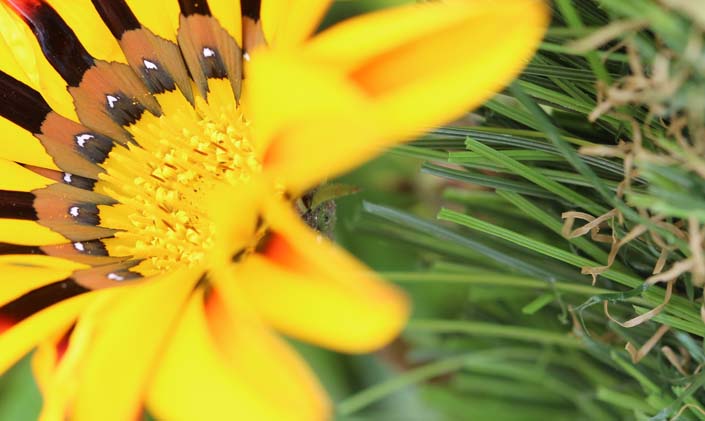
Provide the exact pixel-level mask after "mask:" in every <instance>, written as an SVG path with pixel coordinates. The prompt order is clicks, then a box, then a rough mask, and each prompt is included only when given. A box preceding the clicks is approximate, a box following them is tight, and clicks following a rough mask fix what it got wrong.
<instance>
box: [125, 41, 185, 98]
mask: <svg viewBox="0 0 705 421" xmlns="http://www.w3.org/2000/svg"><path fill="white" fill-rule="evenodd" d="M119 42H120V47H121V48H122V50H123V52H124V53H125V57H127V61H128V63H130V66H132V68H133V70H135V72H136V73H137V74H138V75H140V77H141V78H142V81H143V82H144V84H145V85H146V86H147V88H149V90H150V92H152V93H156V94H158V93H162V92H165V91H172V90H174V87H175V86H178V87H179V90H180V91H181V92H182V93H183V94H184V97H186V99H188V100H189V102H191V103H193V91H192V89H191V79H190V78H189V74H188V71H187V70H186V63H184V59H183V57H182V56H181V51H180V50H179V47H178V46H177V45H176V44H174V43H173V42H171V41H167V40H165V39H163V38H160V37H158V36H156V35H154V34H153V33H152V32H151V31H150V30H148V29H144V28H143V29H135V30H132V31H128V32H125V34H124V35H123V37H122V38H121V39H120V41H119Z"/></svg>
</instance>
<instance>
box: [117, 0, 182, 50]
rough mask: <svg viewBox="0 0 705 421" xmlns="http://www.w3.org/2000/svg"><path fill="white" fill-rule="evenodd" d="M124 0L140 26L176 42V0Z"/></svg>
mask: <svg viewBox="0 0 705 421" xmlns="http://www.w3.org/2000/svg"><path fill="white" fill-rule="evenodd" d="M126 1H127V4H128V5H129V6H130V10H132V13H134V14H135V16H136V17H137V20H138V21H139V22H140V23H141V24H142V26H144V27H145V28H147V29H149V30H151V31H152V32H154V33H155V34H156V35H159V36H160V37H162V38H164V39H168V40H169V41H172V42H176V31H177V29H179V3H178V2H177V0H149V1H145V0H126Z"/></svg>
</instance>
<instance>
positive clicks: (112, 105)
mask: <svg viewBox="0 0 705 421" xmlns="http://www.w3.org/2000/svg"><path fill="white" fill-rule="evenodd" d="M105 98H106V99H107V100H108V107H110V108H115V103H116V102H118V100H119V99H120V98H118V97H116V96H113V95H106V96H105Z"/></svg>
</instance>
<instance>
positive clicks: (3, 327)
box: [0, 316, 16, 334]
mask: <svg viewBox="0 0 705 421" xmlns="http://www.w3.org/2000/svg"><path fill="white" fill-rule="evenodd" d="M15 324H16V323H15V322H14V321H13V320H11V319H9V318H7V317H2V316H0V334H3V333H5V332H7V331H8V330H10V329H11V328H12V327H13V326H14V325H15Z"/></svg>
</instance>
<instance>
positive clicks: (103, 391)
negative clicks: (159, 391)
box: [72, 269, 199, 421]
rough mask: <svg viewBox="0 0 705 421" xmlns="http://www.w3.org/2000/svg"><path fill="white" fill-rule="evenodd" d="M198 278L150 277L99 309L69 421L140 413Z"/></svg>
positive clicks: (184, 273) (188, 274) (192, 274)
mask: <svg viewBox="0 0 705 421" xmlns="http://www.w3.org/2000/svg"><path fill="white" fill-rule="evenodd" d="M198 277H199V271H198V270H194V269H188V270H187V269H184V270H181V271H178V272H174V273H169V274H165V275H164V276H161V277H159V278H151V279H150V280H149V281H148V282H145V283H143V284H141V285H135V286H134V287H125V288H124V289H125V291H124V292H123V293H122V294H121V296H120V297H119V299H116V300H114V303H112V304H111V305H110V306H109V307H107V308H103V309H102V314H99V315H98V316H97V317H98V318H97V320H95V321H94V323H93V327H94V331H93V332H92V335H91V336H92V338H91V340H90V344H88V345H87V346H86V349H85V351H84V353H83V355H82V359H81V363H80V381H79V384H78V389H77V392H76V402H75V404H74V406H73V409H72V414H73V417H72V419H73V420H76V421H82V420H88V421H90V420H98V419H100V420H105V421H110V420H116V421H122V420H126V419H131V418H134V417H135V415H136V414H138V413H139V411H140V409H141V405H142V400H143V397H144V394H145V393H146V391H145V388H146V383H147V380H148V379H149V377H150V376H151V374H152V368H153V366H154V364H155V363H156V362H157V361H158V359H159V354H160V352H161V350H162V349H163V346H164V341H165V339H166V338H167V337H168V336H169V334H170V333H171V332H172V329H173V328H174V325H175V323H176V321H177V320H178V317H177V316H178V315H179V314H180V313H181V311H182V310H183V308H184V305H185V303H186V301H187V297H188V294H189V293H190V291H191V290H192V288H193V285H194V284H195V282H196V281H197V280H198ZM74 374H75V373H74Z"/></svg>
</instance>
